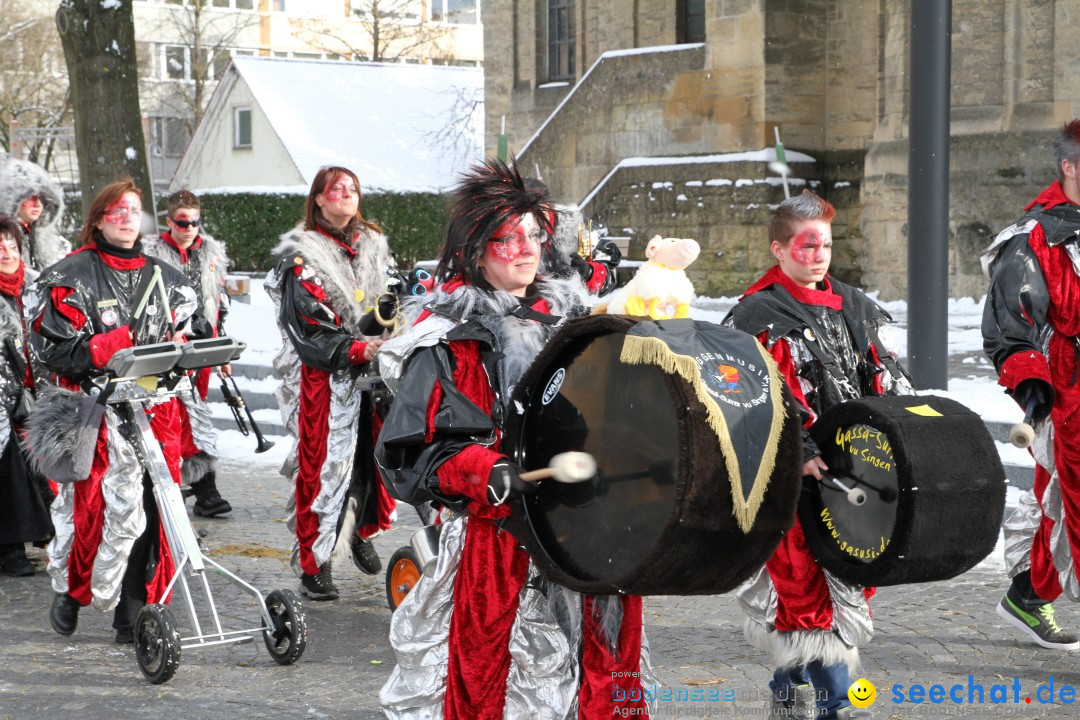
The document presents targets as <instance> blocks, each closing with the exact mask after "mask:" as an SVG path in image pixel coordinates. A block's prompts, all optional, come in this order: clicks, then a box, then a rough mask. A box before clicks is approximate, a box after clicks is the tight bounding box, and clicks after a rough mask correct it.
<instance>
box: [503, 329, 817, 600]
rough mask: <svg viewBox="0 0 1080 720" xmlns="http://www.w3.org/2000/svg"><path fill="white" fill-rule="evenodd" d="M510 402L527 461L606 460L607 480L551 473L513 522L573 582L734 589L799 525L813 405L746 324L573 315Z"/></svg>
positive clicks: (665, 590) (614, 588)
mask: <svg viewBox="0 0 1080 720" xmlns="http://www.w3.org/2000/svg"><path fill="white" fill-rule="evenodd" d="M510 405H511V408H510V413H509V417H508V419H507V423H506V425H505V427H506V433H505V437H504V445H503V448H504V450H505V451H506V452H508V454H509V455H510V456H511V457H512V458H513V459H514V460H515V461H516V462H517V463H519V464H520V465H522V466H523V467H524V468H525V469H527V470H532V469H537V468H543V467H546V466H547V465H548V463H549V461H550V460H551V458H552V457H553V456H554V455H556V454H558V453H561V452H565V451H570V450H578V451H584V452H587V453H589V454H591V455H593V456H594V457H595V458H596V461H597V464H598V468H599V471H598V474H597V476H596V477H595V478H594V479H593V480H592V481H589V482H585V483H580V484H562V483H559V482H556V481H554V480H544V481H542V483H541V486H540V488H539V490H538V492H537V493H535V494H534V495H529V496H525V497H524V498H523V499H522V500H521V501H520V502H515V504H514V514H513V516H512V517H511V518H509V519H508V520H507V522H506V527H507V528H508V529H510V530H511V532H513V533H514V534H515V536H516V537H517V538H518V540H519V541H520V542H521V543H522V544H523V545H524V546H525V548H526V549H527V550H528V551H529V552H530V554H531V555H532V557H533V559H534V561H535V562H536V563H537V565H538V566H539V567H540V568H541V569H542V570H543V571H544V573H545V574H546V575H547V576H548V577H549V578H550V579H551V580H553V581H555V582H558V583H560V584H562V585H565V586H567V587H569V588H571V589H573V590H577V591H579V592H589V593H599V594H607V593H617V592H627V593H634V594H639V595H695V594H715V593H722V592H727V591H729V590H731V589H733V588H735V587H736V586H738V585H739V583H741V582H742V581H743V580H744V579H746V578H747V577H748V576H749V575H750V574H751V573H752V572H753V571H755V570H756V569H757V568H759V567H760V566H761V565H762V564H763V563H764V562H765V561H766V560H767V559H768V558H769V556H770V555H771V554H772V552H773V550H774V548H775V547H776V545H777V543H778V542H779V541H780V538H781V536H782V534H783V533H784V531H786V530H787V529H788V528H789V527H790V526H791V524H792V523H793V522H794V512H795V504H796V501H797V499H798V493H799V487H800V478H799V475H800V467H799V466H800V457H801V439H800V438H801V429H800V421H799V413H798V409H797V407H796V406H795V405H794V403H793V401H792V400H791V396H790V393H789V392H788V390H787V388H786V387H785V386H784V384H783V382H782V381H781V379H780V376H779V373H778V372H777V370H776V366H775V364H774V363H773V362H772V359H771V358H770V357H769V356H768V354H767V353H766V352H765V351H764V349H763V348H762V347H761V345H760V344H759V343H758V342H757V341H756V340H755V339H754V338H753V337H752V336H750V335H747V334H746V333H743V332H740V331H738V330H732V329H728V328H721V327H719V326H717V325H713V324H711V323H704V322H697V321H694V320H663V321H652V320H647V319H639V318H629V317H625V316H615V315H594V316H591V317H587V318H580V319H576V320H570V321H567V322H566V323H565V325H564V327H563V328H561V329H560V330H559V332H558V333H556V335H555V336H554V337H553V338H552V340H551V341H550V342H549V344H548V345H547V346H546V347H545V349H544V351H543V352H542V353H541V354H540V355H539V357H538V358H537V359H536V360H535V362H534V363H533V365H532V366H531V367H530V369H529V370H528V371H527V372H526V373H525V375H524V376H523V378H522V380H521V381H520V382H519V383H518V386H517V387H516V389H515V390H514V393H513V397H512V401H511V403H510Z"/></svg>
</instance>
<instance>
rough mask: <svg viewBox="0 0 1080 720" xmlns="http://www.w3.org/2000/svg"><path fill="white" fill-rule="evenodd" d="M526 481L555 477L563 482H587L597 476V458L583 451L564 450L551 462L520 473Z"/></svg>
mask: <svg viewBox="0 0 1080 720" xmlns="http://www.w3.org/2000/svg"><path fill="white" fill-rule="evenodd" d="M520 477H521V479H522V480H524V481H525V482H535V481H537V480H544V479H546V478H554V479H555V480H556V481H557V482H561V483H579V482H587V481H589V480H592V479H593V478H594V477H596V458H594V457H593V456H592V455H590V454H588V453H583V452H564V453H559V454H558V455H556V456H555V457H553V458H551V464H550V465H548V466H547V467H546V468H541V469H540V470H530V471H528V472H523V473H521V475H520Z"/></svg>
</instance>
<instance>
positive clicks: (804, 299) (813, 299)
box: [743, 265, 844, 310]
mask: <svg viewBox="0 0 1080 720" xmlns="http://www.w3.org/2000/svg"><path fill="white" fill-rule="evenodd" d="M822 283H823V284H824V285H825V289H824V290H818V289H817V288H808V287H803V286H802V285H797V284H796V283H795V281H794V280H792V279H791V278H789V277H788V276H787V275H785V274H784V271H783V270H781V269H780V266H779V265H773V266H772V268H771V269H770V270H769V272H767V273H765V274H764V275H762V276H761V279H760V280H758V281H757V282H756V283H754V284H753V285H751V286H750V287H749V288H747V290H746V292H745V293H743V297H746V296H747V295H752V294H753V293H756V292H757V291H758V290H764V289H765V288H767V287H769V286H770V285H776V284H780V285H782V286H783V287H784V289H785V290H787V291H788V292H789V293H791V296H792V297H793V298H795V299H796V300H798V301H799V302H801V303H802V304H804V305H824V306H825V307H827V308H829V309H831V310H839V309H840V308H841V307H843V304H844V299H843V298H842V297H840V296H839V295H837V294H836V293H834V292H833V289H832V283H830V282H829V278H828V276H826V277H825V279H824V280H822Z"/></svg>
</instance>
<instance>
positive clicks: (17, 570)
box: [0, 543, 34, 577]
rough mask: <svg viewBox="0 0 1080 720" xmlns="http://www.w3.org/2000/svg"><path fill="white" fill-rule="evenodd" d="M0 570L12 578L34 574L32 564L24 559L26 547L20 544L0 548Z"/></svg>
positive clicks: (27, 559) (26, 558)
mask: <svg viewBox="0 0 1080 720" xmlns="http://www.w3.org/2000/svg"><path fill="white" fill-rule="evenodd" d="M0 569H2V570H3V571H4V574H5V575H10V576H12V577H25V576H27V575H33V574H34V564H33V563H31V562H30V558H28V557H26V547H25V546H24V545H23V544H22V543H11V544H10V545H3V546H0Z"/></svg>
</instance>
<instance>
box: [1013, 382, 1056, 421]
mask: <svg viewBox="0 0 1080 720" xmlns="http://www.w3.org/2000/svg"><path fill="white" fill-rule="evenodd" d="M1013 400H1015V401H1016V402H1017V403H1018V404H1019V405H1020V407H1021V408H1022V409H1023V410H1024V414H1025V415H1027V411H1028V407H1029V406H1031V405H1033V407H1032V412H1031V419H1032V420H1036V421H1037V420H1042V419H1043V418H1045V417H1046V416H1047V415H1049V414H1050V408H1052V407H1054V388H1053V387H1052V386H1051V385H1050V383H1048V382H1046V381H1045V380H1038V379H1036V378H1028V379H1027V380H1021V381H1020V384H1019V385H1017V386H1016V389H1015V390H1013Z"/></svg>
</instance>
